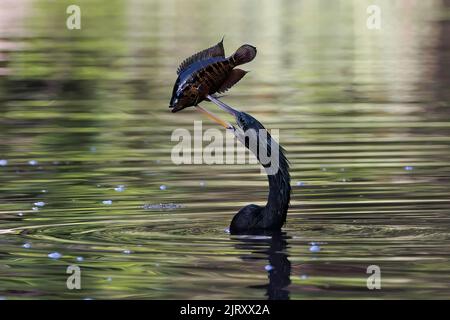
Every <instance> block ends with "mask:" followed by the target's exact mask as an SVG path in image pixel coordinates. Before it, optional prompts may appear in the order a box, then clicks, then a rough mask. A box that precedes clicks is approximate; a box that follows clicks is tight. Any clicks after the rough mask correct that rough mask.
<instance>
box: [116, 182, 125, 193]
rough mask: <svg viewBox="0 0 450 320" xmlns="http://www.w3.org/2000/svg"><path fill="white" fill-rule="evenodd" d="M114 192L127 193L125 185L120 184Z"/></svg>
mask: <svg viewBox="0 0 450 320" xmlns="http://www.w3.org/2000/svg"><path fill="white" fill-rule="evenodd" d="M114 190H115V191H117V192H122V191H125V186H124V185H123V184H120V185H118V186H117V187H115V188H114Z"/></svg>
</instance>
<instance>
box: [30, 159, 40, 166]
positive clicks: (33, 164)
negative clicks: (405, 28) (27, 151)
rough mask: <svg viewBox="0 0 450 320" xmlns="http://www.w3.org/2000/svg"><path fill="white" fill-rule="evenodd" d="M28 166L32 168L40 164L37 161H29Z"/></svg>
mask: <svg viewBox="0 0 450 320" xmlns="http://www.w3.org/2000/svg"><path fill="white" fill-rule="evenodd" d="M28 164H29V165H30V166H35V165H37V164H38V162H37V161H36V160H30V161H28Z"/></svg>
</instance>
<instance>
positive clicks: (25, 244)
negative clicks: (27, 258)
mask: <svg viewBox="0 0 450 320" xmlns="http://www.w3.org/2000/svg"><path fill="white" fill-rule="evenodd" d="M22 248H25V249H30V248H31V243H29V242H27V243H24V244H23V245H22Z"/></svg>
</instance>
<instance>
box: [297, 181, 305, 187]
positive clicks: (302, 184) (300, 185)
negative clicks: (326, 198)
mask: <svg viewBox="0 0 450 320" xmlns="http://www.w3.org/2000/svg"><path fill="white" fill-rule="evenodd" d="M304 185H305V183H304V182H303V181H297V183H296V186H297V187H302V186H304Z"/></svg>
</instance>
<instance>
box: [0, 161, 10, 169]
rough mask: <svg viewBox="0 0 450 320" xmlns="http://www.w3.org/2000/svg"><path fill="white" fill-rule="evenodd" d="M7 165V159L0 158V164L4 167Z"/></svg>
mask: <svg viewBox="0 0 450 320" xmlns="http://www.w3.org/2000/svg"><path fill="white" fill-rule="evenodd" d="M7 165H8V160H6V159H0V166H2V167H4V166H7Z"/></svg>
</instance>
